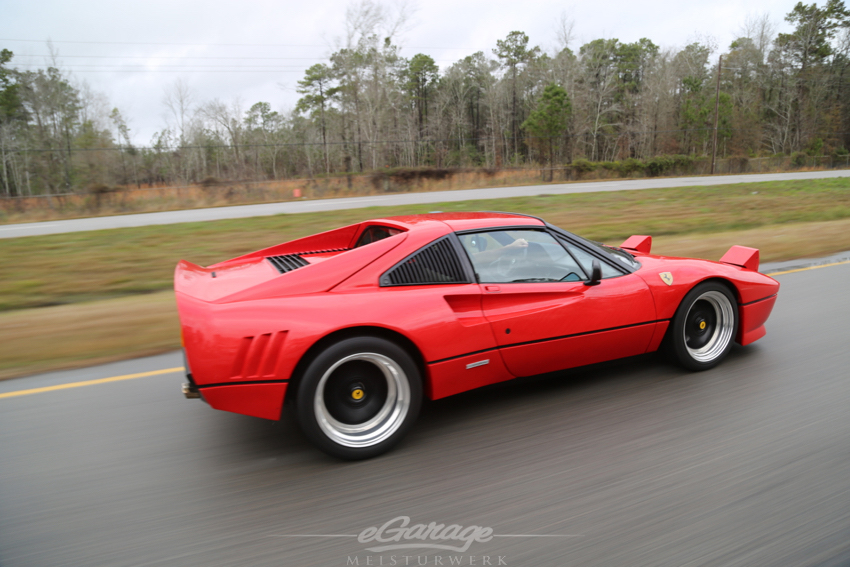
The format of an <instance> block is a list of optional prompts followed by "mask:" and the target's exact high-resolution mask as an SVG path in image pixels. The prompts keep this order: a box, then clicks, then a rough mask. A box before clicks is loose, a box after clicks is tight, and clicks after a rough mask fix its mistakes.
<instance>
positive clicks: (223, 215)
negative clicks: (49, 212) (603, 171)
mask: <svg viewBox="0 0 850 567" xmlns="http://www.w3.org/2000/svg"><path fill="white" fill-rule="evenodd" d="M848 176H850V171H848V170H830V171H805V172H796V173H762V174H748V175H719V176H714V177H668V178H663V179H632V180H625V181H594V182H587V183H561V184H550V185H529V186H525V187H493V188H489V189H464V190H458V191H434V192H430V193H397V194H391V195H377V196H372V197H353V198H345V199H321V200H315V201H286V202H281V203H267V204H261V205H240V206H235V207H216V208H211V209H190V210H185V211H168V212H162V213H143V214H133V215H118V216H111V217H93V218H85V219H71V220H61V221H48V222H35V223H21V224H8V225H3V226H0V238H18V237H21V236H37V235H42V234H62V233H66V232H83V231H87V230H104V229H110V228H128V227H135V226H148V225H161V224H176V223H181V222H204V221H213V220H221V219H235V218H248V217H261V216H271V215H280V214H287V213H313V212H321V211H338V210H341V209H362V208H365V207H388V206H393V205H418V204H427V203H448V202H456V201H469V200H474V199H500V198H503V197H527V196H534V195H541V194H547V195H562V194H566V193H594V192H598V191H625V190H635V189H660V188H665V187H697V186H707V185H725V184H727V183H755V182H758V181H779V180H792V179H820V178H826V177H848Z"/></svg>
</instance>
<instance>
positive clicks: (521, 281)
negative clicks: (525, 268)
mask: <svg viewBox="0 0 850 567" xmlns="http://www.w3.org/2000/svg"><path fill="white" fill-rule="evenodd" d="M557 281H560V280H553V279H552V278H525V279H522V280H511V283H536V282H557Z"/></svg>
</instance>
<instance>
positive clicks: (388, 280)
mask: <svg viewBox="0 0 850 567" xmlns="http://www.w3.org/2000/svg"><path fill="white" fill-rule="evenodd" d="M441 283H469V278H467V277H466V274H465V273H464V270H463V266H462V265H461V263H460V260H459V259H458V257H457V252H456V251H455V248H454V246H452V243H451V242H450V241H449V240H448V239H447V238H443V239H441V240H438V241H437V242H435V243H433V244H431V245H430V246H428V247H427V248H423V249H422V250H420V251H419V252H417V253H416V254H414V255H412V256H410V257H408V258H407V259H405V260H404V261H402V262H401V263H400V264H398V265H396V266H395V267H394V268H393V269H391V270H390V271H388V272H386V273H385V274H384V275H383V276H381V285H382V286H385V287H386V286H394V285H422V284H441Z"/></svg>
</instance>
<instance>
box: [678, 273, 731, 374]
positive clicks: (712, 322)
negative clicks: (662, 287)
mask: <svg viewBox="0 0 850 567" xmlns="http://www.w3.org/2000/svg"><path fill="white" fill-rule="evenodd" d="M737 332H738V302H737V301H736V300H735V296H734V295H732V292H731V291H730V290H729V288H728V287H726V286H725V285H723V284H721V283H718V282H705V283H701V284H699V285H698V286H696V287H695V288H694V289H692V290H691V291H689V292H688V294H687V295H686V296H685V298H684V299H683V300H682V303H681V304H680V305H679V308H678V309H677V310H676V314H675V315H674V316H673V320H672V321H671V322H670V330H669V331H668V337H667V338H668V340H669V347H670V352H671V354H672V355H673V357H674V358H675V360H676V361H678V362H679V364H681V365H682V366H684V367H685V368H687V369H688V370H708V369H709V368H714V367H715V366H717V364H718V363H720V361H721V360H723V359H724V358H725V357H726V355H727V354H728V353H729V350H730V349H731V348H732V343H733V341H734V340H735V335H736V334H737Z"/></svg>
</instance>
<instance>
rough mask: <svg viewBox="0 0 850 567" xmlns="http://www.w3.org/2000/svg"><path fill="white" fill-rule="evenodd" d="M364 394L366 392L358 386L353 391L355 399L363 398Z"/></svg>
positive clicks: (352, 394) (352, 395)
mask: <svg viewBox="0 0 850 567" xmlns="http://www.w3.org/2000/svg"><path fill="white" fill-rule="evenodd" d="M364 395H365V392H364V391H363V390H361V389H360V388H357V389H356V390H353V391H352V392H351V397H352V398H354V399H355V400H362V399H363V396H364Z"/></svg>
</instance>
